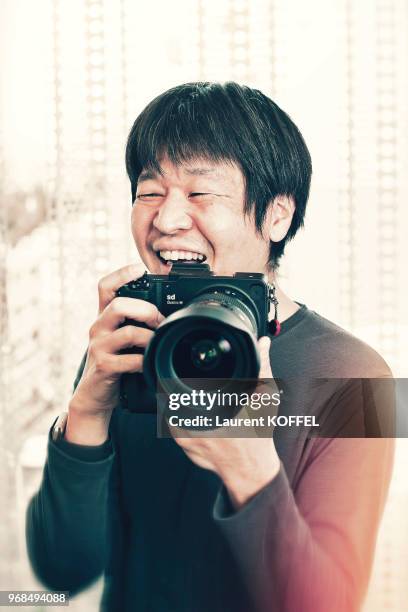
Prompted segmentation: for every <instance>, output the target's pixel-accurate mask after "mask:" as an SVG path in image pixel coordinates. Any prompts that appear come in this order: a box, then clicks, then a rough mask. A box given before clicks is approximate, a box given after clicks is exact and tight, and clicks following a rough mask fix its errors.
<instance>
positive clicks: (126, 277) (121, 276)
mask: <svg viewBox="0 0 408 612" xmlns="http://www.w3.org/2000/svg"><path fill="white" fill-rule="evenodd" d="M145 271H146V267H145V265H144V264H143V263H136V264H130V265H128V266H124V267H123V268H119V270H115V272H111V274H108V275H107V276H104V277H103V278H101V280H100V281H99V283H98V294H99V313H101V312H102V311H103V310H104V309H105V308H106V306H107V305H108V304H109V303H110V302H111V301H112V300H113V299H114V298H115V296H116V291H117V290H118V289H119V287H122V285H125V284H126V283H129V282H130V281H132V280H136V279H137V278H140V277H141V276H143V274H144V272H145Z"/></svg>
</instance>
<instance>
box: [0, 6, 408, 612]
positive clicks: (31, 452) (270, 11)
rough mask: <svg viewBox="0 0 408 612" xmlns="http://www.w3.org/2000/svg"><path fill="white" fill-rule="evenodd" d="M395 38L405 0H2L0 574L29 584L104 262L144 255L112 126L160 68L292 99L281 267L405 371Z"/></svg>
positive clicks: (396, 496) (384, 581) (377, 591)
mask: <svg viewBox="0 0 408 612" xmlns="http://www.w3.org/2000/svg"><path fill="white" fill-rule="evenodd" d="M407 41H408V3H407V1H406V0H358V1H355V2H353V1H352V0H310V2H303V1H302V0H201V1H200V0H173V2H166V1H165V0H152V1H150V2H142V1H140V2H133V1H132V0H96V1H92V0H69V1H68V0H65V1H64V0H36V1H35V2H33V1H31V0H0V49H1V60H0V61H1V73H0V85H1V87H0V90H1V92H0V95H1V101H0V195H1V209H0V342H1V352H0V398H1V400H0V401H2V406H1V409H0V466H1V472H0V498H1V499H2V500H3V503H2V505H1V507H0V537H1V560H0V588H2V589H11V588H17V589H27V588H34V587H35V586H36V584H37V583H36V582H35V580H34V579H33V577H32V575H31V572H30V570H29V567H28V563H27V560H26V554H25V549H24V539H23V531H22V525H23V515H24V509H25V506H26V504H27V500H28V498H29V497H30V495H31V494H32V492H33V491H34V490H35V489H36V487H37V486H38V482H39V478H40V475H41V467H42V465H43V462H44V443H45V439H46V434H47V431H48V429H49V426H50V424H51V422H52V421H53V419H54V418H55V416H56V415H57V414H59V412H61V410H63V409H65V407H66V405H67V401H68V398H69V395H70V393H71V387H72V381H73V379H74V376H75V371H76V368H77V367H78V364H79V361H80V358H81V356H82V354H83V352H84V350H85V348H86V343H87V330H88V328H89V326H90V324H91V323H92V321H93V320H94V317H95V313H96V303H97V302H96V300H97V291H96V283H97V280H98V279H99V278H100V277H101V276H103V275H105V274H107V273H108V272H110V271H112V270H114V269H116V268H118V267H120V266H122V265H125V264H126V263H129V262H131V261H135V260H136V259H137V253H136V249H135V247H134V245H133V244H132V242H131V236H130V230H129V216H130V187H129V184H128V182H127V179H126V175H125V168H124V147H125V140H126V136H127V133H128V131H129V129H130V127H131V124H132V123H133V121H134V119H135V118H136V116H137V114H138V113H139V112H140V111H141V110H142V108H143V107H144V106H145V105H146V103H147V102H149V101H150V100H151V98H152V97H153V96H155V95H156V94H158V93H160V92H162V91H163V90H165V89H167V88H168V87H171V86H173V85H176V84H179V83H182V82H186V81H196V80H220V81H226V80H237V81H238V82H241V83H245V84H248V85H251V86H255V87H257V88H259V89H261V90H262V91H263V92H264V93H266V94H268V95H270V96H271V97H272V98H273V99H274V100H275V101H276V102H277V103H278V104H279V105H280V106H281V107H282V108H283V109H284V110H285V111H287V112H288V113H289V114H290V115H291V117H292V118H293V120H294V121H295V123H296V124H297V125H298V126H299V127H300V129H301V131H302V133H303V135H304V137H305V139H306V142H307V143H308V146H309V148H310V150H311V153H312V158H313V164H314V175H313V182H312V193H311V198H310V203H309V210H308V213H307V217H306V228H305V229H304V230H303V231H302V233H301V234H300V235H299V236H297V237H296V239H295V241H294V243H293V244H292V245H290V247H289V249H288V253H287V256H286V258H285V260H284V262H283V265H282V270H281V284H282V286H283V287H284V288H285V289H286V290H287V291H288V293H289V294H290V295H291V297H292V298H294V299H296V300H298V301H301V302H304V303H306V304H307V305H308V306H309V307H310V308H312V309H313V310H316V311H318V312H319V313H320V314H322V315H324V316H326V317H328V318H329V319H332V320H334V321H335V322H337V323H339V324H340V325H342V326H343V327H345V328H347V329H349V330H350V331H352V332H353V333H354V334H356V335H358V336H359V337H361V338H362V339H364V340H366V341H367V342H368V343H369V344H371V345H372V346H374V348H376V349H377V350H378V351H379V352H380V353H381V354H382V355H383V356H384V357H385V358H386V360H387V361H388V363H389V364H390V365H391V367H392V369H393V371H394V374H395V375H396V376H400V377H407V376H408V322H407V312H408V294H407V275H406V263H407V261H408V240H407V238H406V233H407V230H408V223H407V221H408V208H407V206H406V202H407V196H408V177H407V168H408V163H407V162H408V112H407V110H408V109H407V107H408V69H407V68H408V42H407ZM407 460H408V447H407V445H406V442H405V441H404V440H400V441H399V442H398V446H397V456H396V466H395V472H394V478H393V482H392V486H391V491H390V496H389V500H388V504H387V508H386V513H385V516H384V520H383V524H382V527H381V533H380V537H379V543H378V547H377V555H376V561H375V567H374V572H373V578H372V584H371V586H370V591H369V594H368V598H367V603H366V611H367V612H377V611H380V610H381V611H382V610H390V611H393V612H403V611H406V610H408V586H407V584H408V520H407V519H406V518H405V517H406V508H407V507H408V480H407V478H406V476H405V461H407ZM37 588H40V587H38V586H37ZM98 596H99V585H97V586H96V588H95V589H94V590H93V591H92V592H90V593H88V594H85V595H82V596H80V597H79V598H77V600H76V603H73V604H72V606H71V607H72V609H74V610H75V609H77V610H83V609H88V610H89V609H96V603H94V602H96V601H97V599H98Z"/></svg>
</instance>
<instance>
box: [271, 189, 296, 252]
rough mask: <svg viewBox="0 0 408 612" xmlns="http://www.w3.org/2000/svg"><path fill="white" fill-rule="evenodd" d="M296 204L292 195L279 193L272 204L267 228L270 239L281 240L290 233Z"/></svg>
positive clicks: (273, 240)
mask: <svg viewBox="0 0 408 612" xmlns="http://www.w3.org/2000/svg"><path fill="white" fill-rule="evenodd" d="M295 209H296V205H295V201H294V199H293V197H292V196H286V195H279V196H277V197H276V198H275V199H274V200H273V202H272V203H271V204H270V207H269V210H268V215H267V224H266V226H265V230H266V231H267V233H268V237H269V240H271V241H272V242H280V241H281V240H283V239H284V238H285V236H286V234H287V233H288V230H289V228H290V224H291V223H292V219H293V215H294V213H295Z"/></svg>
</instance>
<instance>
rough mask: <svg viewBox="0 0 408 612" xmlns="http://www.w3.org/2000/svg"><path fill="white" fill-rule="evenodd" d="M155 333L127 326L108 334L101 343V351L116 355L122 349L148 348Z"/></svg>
mask: <svg viewBox="0 0 408 612" xmlns="http://www.w3.org/2000/svg"><path fill="white" fill-rule="evenodd" d="M153 335H154V332H153V331H152V330H151V329H144V328H143V327H137V326H135V325H125V326H124V327H120V328H119V329H116V330H115V331H113V332H112V333H110V334H106V335H105V336H103V337H102V338H101V339H100V341H99V347H98V348H99V349H100V350H101V351H103V352H106V353H111V354H114V353H116V352H117V351H120V350H121V349H124V348H128V347H132V346H141V347H146V346H147V344H148V343H149V342H150V340H151V339H152V336H153Z"/></svg>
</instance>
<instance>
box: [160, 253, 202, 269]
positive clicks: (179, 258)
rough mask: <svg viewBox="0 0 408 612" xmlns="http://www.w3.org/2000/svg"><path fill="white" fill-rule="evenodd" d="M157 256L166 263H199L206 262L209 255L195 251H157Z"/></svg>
mask: <svg viewBox="0 0 408 612" xmlns="http://www.w3.org/2000/svg"><path fill="white" fill-rule="evenodd" d="M156 255H157V257H158V258H159V259H160V261H161V262H162V263H163V264H165V265H168V266H169V265H173V264H174V263H183V264H197V263H204V262H205V260H206V259H207V256H206V255H204V254H203V253H196V252H193V251H179V250H178V251H156Z"/></svg>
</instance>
